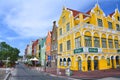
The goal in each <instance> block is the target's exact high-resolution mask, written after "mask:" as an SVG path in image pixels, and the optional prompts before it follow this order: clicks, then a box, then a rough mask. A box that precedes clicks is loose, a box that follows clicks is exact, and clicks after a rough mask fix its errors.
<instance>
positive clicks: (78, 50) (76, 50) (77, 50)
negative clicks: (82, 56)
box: [74, 48, 83, 54]
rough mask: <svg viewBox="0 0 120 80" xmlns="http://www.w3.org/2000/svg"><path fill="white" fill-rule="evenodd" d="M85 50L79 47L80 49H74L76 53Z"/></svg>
mask: <svg viewBox="0 0 120 80" xmlns="http://www.w3.org/2000/svg"><path fill="white" fill-rule="evenodd" d="M81 52H83V48H78V49H74V53H75V54H76V53H81Z"/></svg>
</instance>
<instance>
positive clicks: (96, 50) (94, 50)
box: [88, 48, 98, 53]
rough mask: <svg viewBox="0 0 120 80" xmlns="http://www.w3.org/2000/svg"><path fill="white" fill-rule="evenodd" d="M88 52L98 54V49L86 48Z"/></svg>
mask: <svg viewBox="0 0 120 80" xmlns="http://www.w3.org/2000/svg"><path fill="white" fill-rule="evenodd" d="M88 51H89V52H93V53H98V48H88Z"/></svg>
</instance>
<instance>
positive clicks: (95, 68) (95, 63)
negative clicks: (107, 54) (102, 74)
mask: <svg viewBox="0 0 120 80" xmlns="http://www.w3.org/2000/svg"><path fill="white" fill-rule="evenodd" d="M94 70H98V56H95V57H94Z"/></svg>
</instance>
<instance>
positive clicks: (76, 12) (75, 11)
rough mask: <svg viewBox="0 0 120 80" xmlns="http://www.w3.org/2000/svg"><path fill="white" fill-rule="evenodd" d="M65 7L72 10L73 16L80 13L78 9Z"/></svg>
mask: <svg viewBox="0 0 120 80" xmlns="http://www.w3.org/2000/svg"><path fill="white" fill-rule="evenodd" d="M67 9H68V10H70V11H72V12H73V16H74V17H75V16H76V15H78V14H79V13H82V12H79V11H77V10H73V9H69V8H67Z"/></svg>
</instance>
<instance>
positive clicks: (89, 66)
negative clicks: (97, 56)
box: [87, 56, 91, 71]
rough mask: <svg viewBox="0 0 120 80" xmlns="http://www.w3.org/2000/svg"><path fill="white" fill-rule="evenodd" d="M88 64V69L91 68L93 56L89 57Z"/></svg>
mask: <svg viewBox="0 0 120 80" xmlns="http://www.w3.org/2000/svg"><path fill="white" fill-rule="evenodd" d="M87 64H88V71H90V70H91V57H90V56H89V57H88V59H87Z"/></svg>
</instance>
